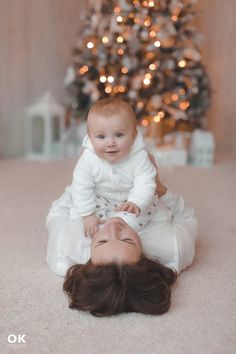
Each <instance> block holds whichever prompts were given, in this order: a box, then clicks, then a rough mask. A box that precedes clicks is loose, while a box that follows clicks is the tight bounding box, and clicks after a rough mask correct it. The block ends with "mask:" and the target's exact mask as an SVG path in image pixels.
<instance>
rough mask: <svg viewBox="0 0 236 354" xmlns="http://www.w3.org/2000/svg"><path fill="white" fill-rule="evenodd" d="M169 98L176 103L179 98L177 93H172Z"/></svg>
mask: <svg viewBox="0 0 236 354" xmlns="http://www.w3.org/2000/svg"><path fill="white" fill-rule="evenodd" d="M171 98H172V101H174V102H176V101H178V99H179V96H178V95H177V93H173V95H172V96H171Z"/></svg>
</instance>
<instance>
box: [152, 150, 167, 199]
mask: <svg viewBox="0 0 236 354" xmlns="http://www.w3.org/2000/svg"><path fill="white" fill-rule="evenodd" d="M148 156H149V158H150V160H151V162H152V163H153V165H154V166H155V168H156V170H157V174H156V184H157V189H156V192H157V194H158V197H163V195H165V194H166V192H167V187H166V186H164V185H163V184H162V183H161V181H160V178H159V174H158V168H157V164H156V161H155V159H154V157H153V155H152V154H150V153H148Z"/></svg>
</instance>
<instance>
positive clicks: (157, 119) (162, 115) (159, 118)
mask: <svg viewBox="0 0 236 354" xmlns="http://www.w3.org/2000/svg"><path fill="white" fill-rule="evenodd" d="M164 116H165V113H164V112H163V111H159V112H158V113H157V115H155V116H154V117H153V120H154V122H155V123H159V122H160V120H161V119H162V118H164Z"/></svg>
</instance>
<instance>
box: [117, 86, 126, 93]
mask: <svg viewBox="0 0 236 354" xmlns="http://www.w3.org/2000/svg"><path fill="white" fill-rule="evenodd" d="M118 87H119V92H121V93H122V92H125V87H124V86H123V85H120V86H118Z"/></svg>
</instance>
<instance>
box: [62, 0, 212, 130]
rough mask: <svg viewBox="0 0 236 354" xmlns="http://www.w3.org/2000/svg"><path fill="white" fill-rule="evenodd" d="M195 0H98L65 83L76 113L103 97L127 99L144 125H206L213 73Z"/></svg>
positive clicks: (174, 127)
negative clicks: (197, 24)
mask: <svg viewBox="0 0 236 354" xmlns="http://www.w3.org/2000/svg"><path fill="white" fill-rule="evenodd" d="M195 3H196V1H195V0H143V1H142V0H117V1H115V0H104V1H101V0H94V1H93V7H91V6H90V8H89V10H88V11H87V13H86V16H85V19H84V24H83V26H82V27H83V28H82V29H81V32H80V33H79V35H78V40H77V43H76V46H75V47H74V48H73V63H72V65H71V66H70V67H69V68H68V70H67V75H66V77H65V84H66V87H67V90H68V97H69V106H70V108H71V111H72V115H73V117H76V118H77V117H80V118H81V117H86V113H87V111H88V109H89V108H90V106H91V105H92V104H93V103H94V102H96V101H97V100H98V99H101V98H104V97H110V96H119V97H122V98H123V99H125V100H127V101H129V102H130V103H131V105H132V107H133V109H134V111H135V113H136V116H137V119H139V121H140V123H141V124H142V125H143V126H148V125H149V126H150V125H153V124H155V123H157V124H160V122H164V123H165V125H166V127H167V131H171V130H172V131H173V130H178V129H179V127H180V125H181V123H183V122H184V124H185V125H187V126H188V128H189V129H190V130H192V129H194V128H196V127H200V128H201V127H202V126H204V125H205V112H206V110H207V108H208V106H209V101H210V88H209V78H208V75H207V73H206V71H205V69H204V66H203V64H202V63H201V54H200V49H199V48H200V44H201V39H202V35H200V34H199V33H198V32H197V31H196V29H195V27H194V26H193V19H194V17H195V14H196V11H195V9H194V6H195Z"/></svg>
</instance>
